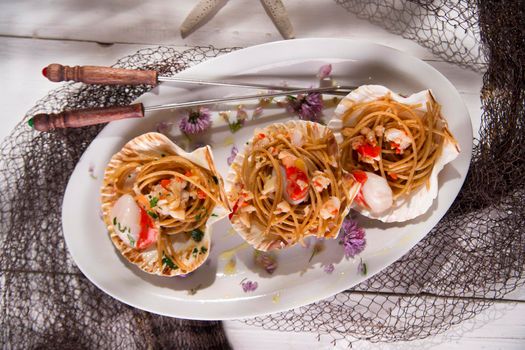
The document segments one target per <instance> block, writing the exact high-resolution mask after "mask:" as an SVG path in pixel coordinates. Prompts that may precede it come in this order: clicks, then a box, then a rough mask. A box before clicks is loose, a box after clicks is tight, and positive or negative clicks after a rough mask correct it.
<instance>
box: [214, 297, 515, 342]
mask: <svg viewBox="0 0 525 350" xmlns="http://www.w3.org/2000/svg"><path fill="white" fill-rule="evenodd" d="M524 313H525V304H522V303H521V304H497V305H495V306H493V307H491V308H489V309H488V310H485V311H484V312H482V313H480V314H479V315H477V316H476V317H475V318H474V319H472V320H467V321H464V322H463V323H460V324H459V325H457V326H454V327H452V328H451V329H449V330H448V331H446V332H444V333H442V334H439V335H437V336H434V337H430V338H427V339H423V340H416V341H412V342H398V343H370V342H367V341H359V342H357V343H356V344H355V348H357V349H422V348H432V349H435V350H441V349H443V350H445V349H452V350H456V349H457V350H459V349H462V350H464V349H496V348H497V349H505V350H511V349H523V348H524V347H525V318H524V317H523V314H524ZM224 329H225V330H226V333H227V336H228V339H229V341H230V344H231V345H232V346H233V348H234V349H245V348H247V347H249V348H250V349H251V350H259V349H261V350H263V349H305V348H307V347H309V348H315V349H332V348H334V347H333V345H332V344H331V338H330V337H321V339H320V341H319V342H318V341H317V336H316V334H313V333H297V332H280V331H268V330H263V329H261V328H259V327H253V326H248V325H246V324H245V323H242V322H240V321H226V322H224ZM336 348H345V346H344V344H342V343H339V344H338V345H337V346H336Z"/></svg>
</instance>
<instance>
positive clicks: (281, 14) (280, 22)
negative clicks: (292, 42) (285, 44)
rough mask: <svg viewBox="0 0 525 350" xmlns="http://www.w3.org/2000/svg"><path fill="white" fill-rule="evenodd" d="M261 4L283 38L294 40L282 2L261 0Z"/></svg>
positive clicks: (279, 0)
mask: <svg viewBox="0 0 525 350" xmlns="http://www.w3.org/2000/svg"><path fill="white" fill-rule="evenodd" d="M261 3H262V5H263V7H264V9H265V10H266V13H267V14H268V16H270V18H271V19H272V21H273V24H275V26H276V27H277V29H278V30H279V33H281V35H282V36H283V38H285V39H293V38H295V33H294V31H293V27H292V23H291V22H290V19H289V18H288V13H287V12H286V8H285V7H284V4H283V2H282V1H281V0H261Z"/></svg>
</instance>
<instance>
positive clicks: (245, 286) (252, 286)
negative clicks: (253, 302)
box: [241, 280, 259, 293]
mask: <svg viewBox="0 0 525 350" xmlns="http://www.w3.org/2000/svg"><path fill="white" fill-rule="evenodd" d="M241 286H242V290H243V291H244V293H247V292H253V291H255V290H256V289H257V287H258V286H259V284H258V283H257V282H253V281H244V280H243V281H242V282H241Z"/></svg>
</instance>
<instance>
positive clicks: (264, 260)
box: [253, 250, 278, 275]
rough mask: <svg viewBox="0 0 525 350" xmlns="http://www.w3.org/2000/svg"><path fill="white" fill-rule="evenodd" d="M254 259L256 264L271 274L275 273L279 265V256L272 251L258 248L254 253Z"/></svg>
mask: <svg viewBox="0 0 525 350" xmlns="http://www.w3.org/2000/svg"><path fill="white" fill-rule="evenodd" d="M253 260H254V261H255V265H257V266H259V267H260V268H262V269H263V270H265V271H266V272H268V273H269V274H270V275H271V274H272V273H274V271H275V270H276V269H277V266H278V264H277V257H276V256H275V255H274V254H272V253H267V252H261V251H259V250H256V251H255V252H254V253H253Z"/></svg>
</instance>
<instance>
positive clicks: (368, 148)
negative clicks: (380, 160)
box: [357, 143, 381, 158]
mask: <svg viewBox="0 0 525 350" xmlns="http://www.w3.org/2000/svg"><path fill="white" fill-rule="evenodd" d="M357 152H358V153H359V154H360V155H361V156H362V157H370V158H377V157H378V156H379V155H380V154H381V147H379V146H372V145H369V144H368V143H365V144H364V145H361V146H359V147H358V148H357Z"/></svg>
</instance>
